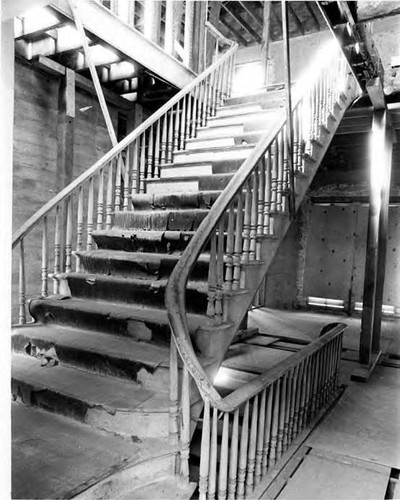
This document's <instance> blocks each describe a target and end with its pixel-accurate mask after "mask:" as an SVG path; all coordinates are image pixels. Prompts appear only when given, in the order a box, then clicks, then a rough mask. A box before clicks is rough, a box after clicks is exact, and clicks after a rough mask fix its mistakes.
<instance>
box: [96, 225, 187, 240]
mask: <svg viewBox="0 0 400 500" xmlns="http://www.w3.org/2000/svg"><path fill="white" fill-rule="evenodd" d="M195 232H196V231H141V230H138V229H125V228H123V227H114V228H112V229H98V230H96V231H93V232H92V236H113V237H116V238H140V239H143V240H149V241H161V240H163V239H166V240H171V241H176V240H179V239H181V238H192V237H193V235H194V234H195Z"/></svg>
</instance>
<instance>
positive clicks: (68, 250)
mask: <svg viewBox="0 0 400 500" xmlns="http://www.w3.org/2000/svg"><path fill="white" fill-rule="evenodd" d="M66 213H67V224H66V229H65V272H66V273H70V272H71V271H72V196H69V197H68V198H67V208H66Z"/></svg>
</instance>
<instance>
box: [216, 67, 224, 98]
mask: <svg viewBox="0 0 400 500" xmlns="http://www.w3.org/2000/svg"><path fill="white" fill-rule="evenodd" d="M224 71H225V63H223V64H222V66H221V69H220V72H219V79H218V94H217V102H216V106H217V107H220V106H222V102H223V97H222V95H223V86H224Z"/></svg>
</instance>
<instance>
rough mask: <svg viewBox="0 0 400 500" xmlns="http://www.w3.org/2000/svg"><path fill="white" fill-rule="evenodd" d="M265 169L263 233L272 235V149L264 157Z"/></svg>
mask: <svg viewBox="0 0 400 500" xmlns="http://www.w3.org/2000/svg"><path fill="white" fill-rule="evenodd" d="M263 167H264V169H265V196H264V221H263V233H264V234H267V235H268V234H271V232H272V231H271V215H270V214H271V199H272V197H271V196H272V179H271V175H272V162H271V148H268V151H267V152H266V154H265V156H263Z"/></svg>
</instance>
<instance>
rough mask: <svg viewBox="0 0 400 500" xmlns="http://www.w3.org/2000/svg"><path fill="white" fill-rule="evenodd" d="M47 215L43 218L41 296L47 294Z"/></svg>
mask: <svg viewBox="0 0 400 500" xmlns="http://www.w3.org/2000/svg"><path fill="white" fill-rule="evenodd" d="M47 229H48V227H47V217H44V218H43V232H42V294H41V295H42V297H47V295H48V285H47V278H48V276H47V274H48V265H49V256H48V233H47Z"/></svg>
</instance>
